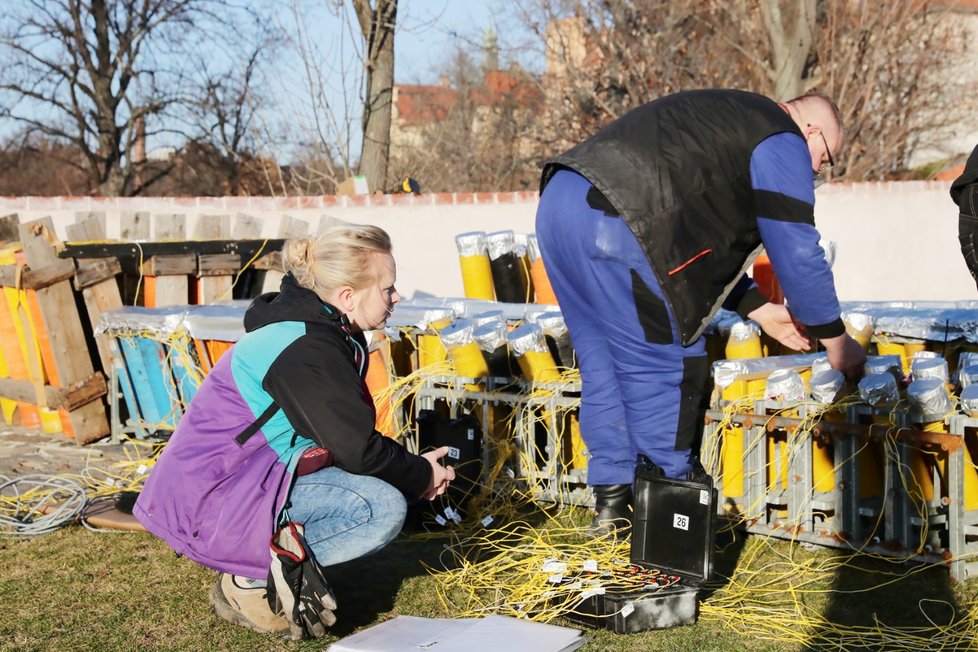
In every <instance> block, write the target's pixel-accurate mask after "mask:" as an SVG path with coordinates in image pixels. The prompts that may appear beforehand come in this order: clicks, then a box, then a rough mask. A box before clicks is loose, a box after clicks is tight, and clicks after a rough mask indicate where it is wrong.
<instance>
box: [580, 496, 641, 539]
mask: <svg viewBox="0 0 978 652" xmlns="http://www.w3.org/2000/svg"><path fill="white" fill-rule="evenodd" d="M591 491H592V492H593V493H594V510H595V512H596V514H595V516H594V520H593V521H591V527H590V534H591V536H592V537H603V536H605V535H607V534H608V533H609V532H615V531H617V530H620V529H622V528H624V527H627V526H629V525H631V522H632V485H631V484H599V485H594V486H592V487H591Z"/></svg>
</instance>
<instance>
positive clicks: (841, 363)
mask: <svg viewBox="0 0 978 652" xmlns="http://www.w3.org/2000/svg"><path fill="white" fill-rule="evenodd" d="M821 342H822V344H823V345H824V346H825V352H826V353H827V354H828V356H829V364H830V365H832V368H833V369H838V370H839V371H841V372H842V373H843V374H844V375H845V377H846V379H847V380H853V381H855V380H859V378H860V377H862V375H863V365H864V364H865V363H866V352H865V351H863V347H861V346H859V342H857V341H856V340H854V339H852V338H851V337H849V335H847V334H843V335H838V336H836V337H830V338H828V339H824V340H821Z"/></svg>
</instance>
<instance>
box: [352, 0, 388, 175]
mask: <svg viewBox="0 0 978 652" xmlns="http://www.w3.org/2000/svg"><path fill="white" fill-rule="evenodd" d="M352 2H353V8H354V10H355V11H356V14H357V21H358V22H359V24H360V33H361V34H362V36H363V65H364V74H363V80H364V97H363V149H362V152H361V154H360V168H359V169H360V174H362V175H364V176H366V177H367V184H368V185H369V188H370V190H371V192H375V191H378V190H380V191H383V190H384V189H385V188H386V187H387V163H388V160H389V159H390V142H391V138H390V131H391V101H392V98H393V89H394V28H395V24H396V22H397V0H373V2H371V0H352Z"/></svg>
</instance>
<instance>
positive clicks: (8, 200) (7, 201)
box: [0, 191, 539, 213]
mask: <svg viewBox="0 0 978 652" xmlns="http://www.w3.org/2000/svg"><path fill="white" fill-rule="evenodd" d="M538 198H539V193H538V192H536V191H523V192H431V193H422V194H420V195H411V194H396V195H358V196H352V197H350V196H339V195H318V196H303V197H0V209H3V210H25V211H36V210H88V211H125V210H146V209H151V210H157V211H159V210H162V209H165V208H167V207H171V208H174V209H180V210H184V211H186V210H206V211H227V212H244V213H246V212H248V211H259V210H302V209H320V208H333V207H352V206H358V207H359V206H364V207H374V206H375V207H389V206H454V205H478V204H512V203H523V202H535V201H537V199H538Z"/></svg>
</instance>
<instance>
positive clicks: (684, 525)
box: [672, 514, 689, 531]
mask: <svg viewBox="0 0 978 652" xmlns="http://www.w3.org/2000/svg"><path fill="white" fill-rule="evenodd" d="M672 527H674V528H676V529H677V530H687V531H688V530H689V517H688V516H686V515H685V514H673V515H672Z"/></svg>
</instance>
